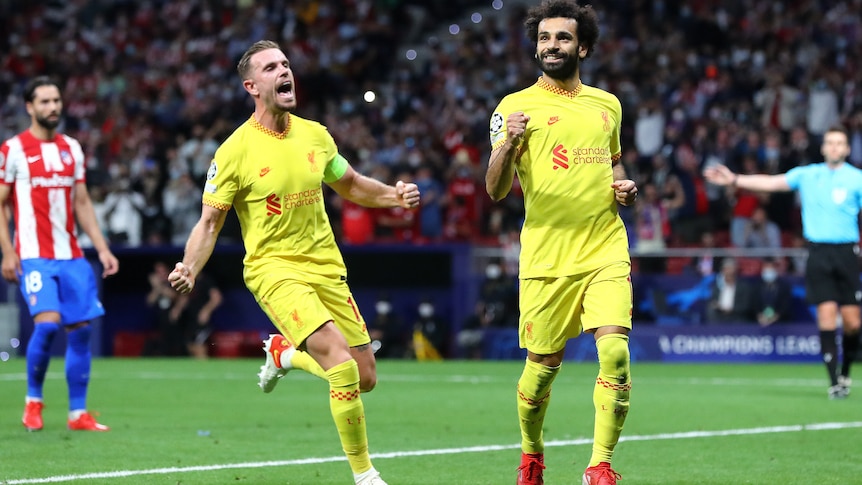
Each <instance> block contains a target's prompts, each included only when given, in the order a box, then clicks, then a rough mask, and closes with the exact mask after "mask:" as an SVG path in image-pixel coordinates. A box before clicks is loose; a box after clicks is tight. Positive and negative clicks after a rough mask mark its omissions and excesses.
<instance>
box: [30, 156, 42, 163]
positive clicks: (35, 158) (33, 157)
mask: <svg viewBox="0 0 862 485" xmlns="http://www.w3.org/2000/svg"><path fill="white" fill-rule="evenodd" d="M41 159H42V157H41V156H40V155H34V156H32V157H27V163H36V162H38V161H39V160H41Z"/></svg>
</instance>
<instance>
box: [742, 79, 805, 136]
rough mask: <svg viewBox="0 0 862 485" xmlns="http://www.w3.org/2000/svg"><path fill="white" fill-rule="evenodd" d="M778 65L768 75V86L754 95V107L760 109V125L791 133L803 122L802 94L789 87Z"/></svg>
mask: <svg viewBox="0 0 862 485" xmlns="http://www.w3.org/2000/svg"><path fill="white" fill-rule="evenodd" d="M782 67H783V66H779V65H776V66H775V67H774V70H773V71H772V72H770V73H769V74H768V75H767V78H766V86H764V87H763V89H761V90H760V91H758V92H757V93H755V95H754V105H755V106H756V107H757V108H759V109H760V113H761V114H760V123H761V125H762V126H763V127H765V128H775V129H779V130H781V131H783V132H785V133H786V132H788V131H790V130H791V129H792V128H793V127H794V126H796V125H798V124H799V123H800V122H801V121H802V111H803V110H804V106H805V105H804V103H802V101H803V99H802V93H801V92H800V91H799V89H797V88H795V87H793V86H791V85H789V84H788V83H787V82H786V80H785V76H784V74H783V73H782V72H781V71H780V69H781V68H782Z"/></svg>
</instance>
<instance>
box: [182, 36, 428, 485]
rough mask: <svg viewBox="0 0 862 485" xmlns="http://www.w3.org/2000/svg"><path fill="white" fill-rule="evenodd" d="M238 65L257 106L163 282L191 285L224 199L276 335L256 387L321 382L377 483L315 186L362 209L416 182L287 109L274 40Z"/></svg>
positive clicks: (342, 298)
mask: <svg viewBox="0 0 862 485" xmlns="http://www.w3.org/2000/svg"><path fill="white" fill-rule="evenodd" d="M237 71H238V72H239V75H240V79H242V85H243V87H244V88H245V90H246V91H247V92H248V93H249V94H250V95H251V97H252V98H253V99H254V104H255V110H254V113H253V114H252V116H251V117H250V118H249V119H248V121H246V122H245V123H244V124H242V125H241V126H240V127H239V128H237V129H236V131H234V132H233V134H232V135H231V136H230V137H229V138H228V139H227V140H226V141H225V142H224V144H222V146H221V147H219V149H218V151H217V152H216V154H215V157H214V159H213V161H212V164H211V166H210V169H209V172H208V173H207V182H206V185H205V186H204V194H203V209H202V214H201V218H200V221H198V223H197V225H196V226H195V227H194V229H192V232H191V234H190V235H189V238H188V241H187V242H186V248H185V254H184V256H183V261H182V262H180V263H177V264H176V267H175V268H174V270H173V271H172V272H171V273H170V275H169V276H168V279H169V280H170V282H171V285H172V286H173V287H174V288H175V289H176V290H178V291H180V292H183V293H187V292H189V291H191V290H192V288H193V287H194V284H195V276H196V275H198V274H199V273H200V271H201V270H202V269H203V267H204V265H205V264H206V262H207V260H208V259H209V258H210V256H211V255H212V251H213V247H214V245H215V243H216V238H217V237H218V234H219V232H220V230H221V228H222V226H223V224H224V221H225V216H226V215H227V212H228V210H230V208H231V207H233V209H234V210H235V211H236V213H237V217H238V219H239V222H240V226H241V228H242V238H243V244H244V246H245V252H246V255H245V259H244V260H243V265H244V272H243V278H244V280H245V283H246V286H248V289H249V290H250V291H251V293H252V294H253V295H254V297H255V299H256V300H257V302H258V303H259V304H260V307H261V308H262V309H263V311H264V312H265V313H266V314H267V316H268V317H269V319H270V320H271V321H272V322H273V324H274V325H275V326H276V327H277V328H278V330H279V331H280V332H281V333H280V334H275V335H271V336H270V338H269V339H267V340H266V341H265V342H264V351H265V353H266V363H265V364H264V365H263V366H262V367H261V372H260V374H258V377H259V378H260V382H259V385H260V387H261V388H262V389H263V391H264V392H271V391H272V390H273V388H274V387H275V384H276V383H277V382H278V379H280V378H281V377H283V376H284V375H285V374H286V373H287V371H289V370H290V369H302V370H305V371H307V372H309V373H311V374H313V375H316V376H318V377H320V378H322V379H324V380H326V381H328V382H329V396H330V399H329V404H330V411H331V412H332V417H333V420H334V421H335V426H336V428H337V429H338V434H339V437H340V438H341V445H342V447H343V449H344V452H345V454H346V455H347V461H348V463H349V464H350V468H351V470H352V471H353V475H354V481H355V483H357V484H360V485H385V482H384V481H383V479H381V478H380V474H379V473H378V472H377V471H376V470H375V469H374V467H373V466H372V465H371V460H370V458H369V454H368V438H367V435H366V427H365V411H364V407H363V404H362V399H361V398H360V392H366V391H370V390H371V389H372V388H374V385H375V384H376V380H377V377H376V370H375V365H376V364H375V360H374V353H373V352H372V350H371V347H370V345H369V344H370V339H369V337H368V333H367V331H366V328H365V321H364V320H363V319H362V315H361V314H360V313H359V310H358V309H357V307H356V302H355V301H354V300H353V297H352V295H351V293H350V289H349V288H348V286H347V282H346V280H347V270H346V269H345V266H344V261H343V260H342V257H341V253H340V251H339V249H338V246H337V245H336V242H335V238H334V236H333V233H332V229H331V226H330V223H329V218H328V217H327V215H326V212H325V210H324V203H323V193H322V184H323V183H326V184H327V185H329V186H330V187H332V188H333V189H334V190H335V192H337V193H338V194H339V195H341V196H342V197H344V198H346V199H348V200H350V201H352V202H355V203H357V204H360V205H363V206H367V207H395V206H401V207H404V208H408V209H411V208H414V207H417V206H418V204H419V191H418V189H417V188H416V185H415V184H412V183H410V184H405V183H403V182H400V181H399V182H398V183H397V184H396V185H395V186H394V187H393V186H390V185H385V184H383V183H381V182H378V181H376V180H373V179H370V178H368V177H364V176H362V175H359V174H358V173H357V172H355V171H354V170H353V168H351V167H350V165H349V164H348V163H347V161H346V160H345V159H344V158H343V157H342V156H341V155H339V154H338V150H337V147H336V146H335V142H334V140H333V139H332V136H331V135H330V134H329V132H328V131H327V130H326V128H325V127H324V126H322V125H320V124H318V123H316V122H313V121H308V120H305V119H302V118H300V117H298V116H296V115H294V114H292V113H291V112H292V111H293V110H294V109H295V107H296V97H295V86H294V78H293V72H292V71H291V69H290V63H289V62H288V59H287V57H286V56H285V55H284V53H283V52H282V51H281V49H280V48H279V46H278V44H276V43H274V42H271V41H258V42H256V43H255V44H253V45H252V46H251V47H250V48H249V49H248V50H247V51H246V52H245V54H243V56H242V58H241V59H240V61H239V64H238V65H237Z"/></svg>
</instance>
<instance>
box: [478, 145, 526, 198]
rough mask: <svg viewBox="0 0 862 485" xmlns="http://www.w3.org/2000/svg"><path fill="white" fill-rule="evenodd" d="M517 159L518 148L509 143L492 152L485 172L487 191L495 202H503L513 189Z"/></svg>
mask: <svg viewBox="0 0 862 485" xmlns="http://www.w3.org/2000/svg"><path fill="white" fill-rule="evenodd" d="M517 158H518V148H517V147H515V146H514V145H511V144H510V143H509V142H508V141H506V143H504V144H503V145H502V146H501V147H499V148H497V149H496V150H494V151H493V152H491V156H490V157H489V159H488V171H487V172H485V190H486V191H487V192H488V195H489V196H490V197H491V199H493V200H494V201H499V200H502V199H503V198H504V197H506V195H508V194H509V191H510V190H511V189H512V182H514V180H515V160H516V159H517Z"/></svg>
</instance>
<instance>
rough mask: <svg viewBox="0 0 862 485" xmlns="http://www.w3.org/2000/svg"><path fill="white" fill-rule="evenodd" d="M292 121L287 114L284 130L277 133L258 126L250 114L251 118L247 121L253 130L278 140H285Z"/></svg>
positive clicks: (260, 125) (258, 122)
mask: <svg viewBox="0 0 862 485" xmlns="http://www.w3.org/2000/svg"><path fill="white" fill-rule="evenodd" d="M292 120H293V117H292V116H290V115H289V114H288V115H287V126H286V127H285V128H284V131H282V132H281V133H279V132H277V131H273V130H270V129H269V128H267V127H265V126H263V125H262V124H260V121H257V120H256V119H255V117H254V114H252V115H251V117H250V118H249V119H248V121H249V124H251V127H252V128H254V129H256V130H258V131H262V132H263V133H264V134H265V135H269V136H271V137H274V138H278V139H279V140H284V139H285V138H287V134H288V133H289V132H290V125H291V124H292Z"/></svg>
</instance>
